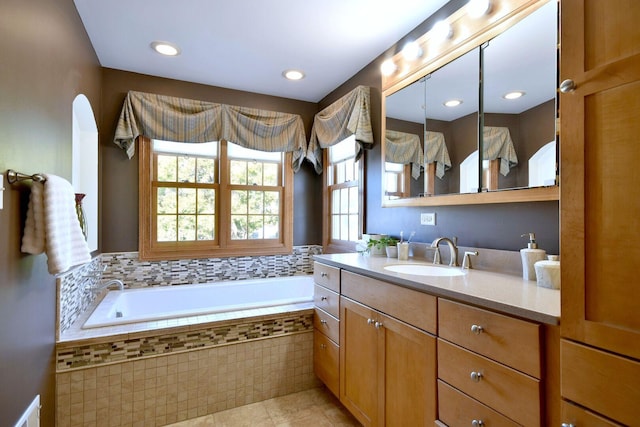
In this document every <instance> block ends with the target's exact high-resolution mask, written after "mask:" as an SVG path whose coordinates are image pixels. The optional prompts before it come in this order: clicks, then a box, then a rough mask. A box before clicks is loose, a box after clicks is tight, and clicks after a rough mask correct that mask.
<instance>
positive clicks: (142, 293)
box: [82, 276, 313, 329]
mask: <svg viewBox="0 0 640 427" xmlns="http://www.w3.org/2000/svg"><path fill="white" fill-rule="evenodd" d="M311 301H313V276H288V277H275V278H268V279H249V280H237V281H235V280H234V281H223V282H214V283H207V284H197V285H174V286H166V287H165V286H163V287H152V288H137V289H125V290H124V291H109V292H108V293H107V295H106V296H105V297H104V298H103V300H102V301H100V303H99V304H98V306H97V307H96V308H95V310H94V311H93V313H91V315H90V316H89V318H88V319H87V321H86V322H85V323H84V325H83V326H82V328H83V329H89V328H100V327H103V326H114V325H121V324H125V323H137V322H147V321H153V320H160V319H171V318H177V317H187V316H197V315H204V314H213V313H224V312H230V311H239V310H247V309H254V308H263V307H272V306H278V305H286V304H297V303H303V302H311Z"/></svg>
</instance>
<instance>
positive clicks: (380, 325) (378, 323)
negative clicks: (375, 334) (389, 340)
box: [374, 322, 383, 329]
mask: <svg viewBox="0 0 640 427" xmlns="http://www.w3.org/2000/svg"><path fill="white" fill-rule="evenodd" d="M374 326H375V327H376V329H380V328H382V326H383V325H382V322H376V323H375V324H374Z"/></svg>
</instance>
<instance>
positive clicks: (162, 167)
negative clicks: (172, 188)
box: [158, 155, 177, 182]
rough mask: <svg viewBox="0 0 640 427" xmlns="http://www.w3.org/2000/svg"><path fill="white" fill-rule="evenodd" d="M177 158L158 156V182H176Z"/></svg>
mask: <svg viewBox="0 0 640 427" xmlns="http://www.w3.org/2000/svg"><path fill="white" fill-rule="evenodd" d="M176 176H177V157H175V156H163V155H158V181H161V182H176Z"/></svg>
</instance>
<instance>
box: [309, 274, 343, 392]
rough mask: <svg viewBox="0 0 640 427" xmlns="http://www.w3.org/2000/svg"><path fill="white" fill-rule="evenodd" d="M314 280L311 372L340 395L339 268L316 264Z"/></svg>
mask: <svg viewBox="0 0 640 427" xmlns="http://www.w3.org/2000/svg"><path fill="white" fill-rule="evenodd" d="M313 278H314V282H315V287H314V296H313V300H314V305H315V313H314V316H313V345H314V350H313V370H314V372H315V374H316V376H317V377H318V378H320V380H321V381H322V382H323V383H324V384H325V385H326V386H327V388H328V389H329V390H330V391H331V392H332V393H333V394H335V395H336V397H339V396H340V365H339V364H340V320H339V316H340V309H339V304H340V269H339V268H335V267H331V266H328V265H324V264H320V263H317V262H316V263H315V264H314V272H313Z"/></svg>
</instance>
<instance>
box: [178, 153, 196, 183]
mask: <svg viewBox="0 0 640 427" xmlns="http://www.w3.org/2000/svg"><path fill="white" fill-rule="evenodd" d="M195 181H196V159H195V157H178V182H195Z"/></svg>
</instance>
